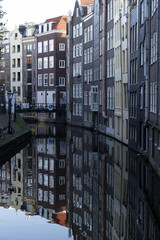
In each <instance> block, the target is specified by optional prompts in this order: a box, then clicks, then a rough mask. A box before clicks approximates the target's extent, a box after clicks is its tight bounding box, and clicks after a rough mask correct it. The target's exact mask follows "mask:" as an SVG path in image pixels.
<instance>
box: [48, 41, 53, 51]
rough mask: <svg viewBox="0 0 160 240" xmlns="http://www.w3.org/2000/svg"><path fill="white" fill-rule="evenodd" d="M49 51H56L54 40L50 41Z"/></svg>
mask: <svg viewBox="0 0 160 240" xmlns="http://www.w3.org/2000/svg"><path fill="white" fill-rule="evenodd" d="M49 51H50V52H52V51H54V39H50V40H49Z"/></svg>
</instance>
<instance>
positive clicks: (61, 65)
mask: <svg viewBox="0 0 160 240" xmlns="http://www.w3.org/2000/svg"><path fill="white" fill-rule="evenodd" d="M59 68H65V60H59Z"/></svg>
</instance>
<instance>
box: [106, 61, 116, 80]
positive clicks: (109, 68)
mask: <svg viewBox="0 0 160 240" xmlns="http://www.w3.org/2000/svg"><path fill="white" fill-rule="evenodd" d="M114 71H115V70H114V58H109V59H107V78H109V77H113V76H114Z"/></svg>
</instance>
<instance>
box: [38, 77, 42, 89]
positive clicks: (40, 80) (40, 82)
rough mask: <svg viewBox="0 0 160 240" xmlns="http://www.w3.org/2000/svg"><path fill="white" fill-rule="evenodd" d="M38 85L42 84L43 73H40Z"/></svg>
mask: <svg viewBox="0 0 160 240" xmlns="http://www.w3.org/2000/svg"><path fill="white" fill-rule="evenodd" d="M38 86H42V74H38Z"/></svg>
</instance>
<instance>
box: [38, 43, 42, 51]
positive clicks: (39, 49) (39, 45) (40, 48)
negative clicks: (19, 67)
mask: <svg viewBox="0 0 160 240" xmlns="http://www.w3.org/2000/svg"><path fill="white" fill-rule="evenodd" d="M38 53H42V42H38Z"/></svg>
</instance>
